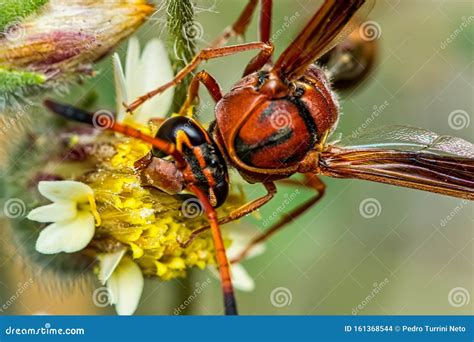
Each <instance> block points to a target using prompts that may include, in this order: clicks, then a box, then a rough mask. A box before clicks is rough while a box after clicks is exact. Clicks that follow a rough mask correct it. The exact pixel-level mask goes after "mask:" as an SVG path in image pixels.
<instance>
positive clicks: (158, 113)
mask: <svg viewBox="0 0 474 342" xmlns="http://www.w3.org/2000/svg"><path fill="white" fill-rule="evenodd" d="M140 69H141V72H140V75H142V79H141V86H142V88H141V92H142V94H140V95H143V94H145V93H147V92H149V91H151V90H153V89H156V88H157V87H159V86H160V85H162V84H164V83H166V82H169V81H171V80H172V79H173V76H174V74H173V69H172V67H171V62H170V60H169V58H168V53H167V51H166V48H165V46H164V44H163V43H162V42H161V41H160V40H158V39H153V40H151V41H149V42H148V44H147V45H146V46H145V49H144V50H143V53H142V57H141V59H140ZM173 93H174V88H173V87H172V88H170V89H168V90H166V91H165V92H164V93H162V94H159V95H156V96H155V97H153V98H152V99H151V100H149V101H147V102H146V103H145V104H144V105H143V106H142V107H141V108H140V110H139V111H138V112H137V113H135V114H136V115H137V116H138V117H137V118H136V120H137V121H138V122H141V123H147V122H148V121H149V120H150V119H151V118H164V117H165V116H166V114H167V113H168V110H169V109H170V107H171V104H172V102H173Z"/></svg>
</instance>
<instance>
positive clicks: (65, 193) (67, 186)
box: [38, 181, 94, 203]
mask: <svg viewBox="0 0 474 342" xmlns="http://www.w3.org/2000/svg"><path fill="white" fill-rule="evenodd" d="M38 191H39V192H40V194H41V195H43V196H44V197H46V198H47V199H49V200H51V201H53V202H64V201H74V202H80V203H82V202H87V200H88V196H90V195H93V194H94V191H93V190H92V189H91V187H90V186H88V185H87V184H84V183H81V182H76V181H41V182H39V183H38Z"/></svg>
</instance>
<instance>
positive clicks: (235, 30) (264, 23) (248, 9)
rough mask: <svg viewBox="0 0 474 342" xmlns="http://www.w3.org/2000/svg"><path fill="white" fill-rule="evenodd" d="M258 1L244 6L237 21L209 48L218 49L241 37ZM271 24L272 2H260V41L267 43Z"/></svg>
mask: <svg viewBox="0 0 474 342" xmlns="http://www.w3.org/2000/svg"><path fill="white" fill-rule="evenodd" d="M257 3H258V0H250V1H249V2H248V4H247V6H245V8H244V10H243V11H242V13H240V16H239V17H238V18H237V20H236V21H235V22H234V23H233V24H232V25H231V26H229V27H227V28H226V29H225V30H224V32H222V34H221V35H220V36H219V37H217V38H216V39H215V40H214V41H213V42H212V43H211V45H210V46H211V47H218V46H223V45H225V44H226V43H227V42H228V41H229V39H231V38H232V37H235V36H237V37H242V36H244V35H245V32H247V29H248V26H249V24H250V21H251V20H252V15H253V13H254V12H255V9H256V8H257ZM271 24H272V0H261V8H260V25H259V31H260V35H259V36H260V41H262V42H269V41H270V32H271Z"/></svg>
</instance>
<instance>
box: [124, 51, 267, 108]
mask: <svg viewBox="0 0 474 342" xmlns="http://www.w3.org/2000/svg"><path fill="white" fill-rule="evenodd" d="M249 50H263V51H267V52H266V54H271V52H272V51H273V45H271V44H266V43H263V42H254V43H246V44H239V45H232V46H226V47H221V48H207V49H203V50H201V51H200V52H199V53H198V54H197V55H196V56H194V58H193V59H192V60H191V62H190V63H189V64H187V65H186V66H185V67H184V68H183V69H181V70H180V71H179V72H178V73H177V74H176V76H175V77H174V78H173V79H172V80H171V81H169V82H167V83H165V84H163V85H161V86H160V87H158V88H156V89H155V90H152V91H150V92H148V93H146V94H145V95H143V96H140V97H139V98H138V99H136V100H135V101H134V102H133V103H132V104H131V105H130V106H128V107H127V112H133V111H134V110H135V109H137V108H138V107H140V106H141V105H142V104H143V103H144V102H146V101H147V100H149V99H151V98H152V97H153V96H155V95H158V94H160V93H162V92H163V91H165V90H166V89H168V88H170V87H172V86H174V85H177V84H179V83H180V82H181V81H182V80H183V78H185V77H186V76H187V75H188V74H189V73H191V72H192V71H193V70H194V69H196V68H197V67H198V65H199V64H200V63H201V62H202V61H206V60H209V59H214V58H220V57H225V56H230V55H233V54H236V53H239V52H244V51H249Z"/></svg>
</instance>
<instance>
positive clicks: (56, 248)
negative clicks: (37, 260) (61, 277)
mask: <svg viewBox="0 0 474 342" xmlns="http://www.w3.org/2000/svg"><path fill="white" fill-rule="evenodd" d="M94 232H95V226H94V216H93V215H92V214H91V213H90V212H88V211H80V212H78V213H77V216H76V217H75V218H74V219H72V220H69V221H61V222H56V223H53V224H50V225H49V226H47V227H46V228H44V229H43V230H42V231H41V233H40V235H39V237H38V240H37V241H36V250H37V251H38V252H40V253H43V254H55V253H59V252H66V253H73V252H77V251H80V250H81V249H84V247H86V246H87V245H88V244H89V242H90V241H91V240H92V237H93V236H94Z"/></svg>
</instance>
